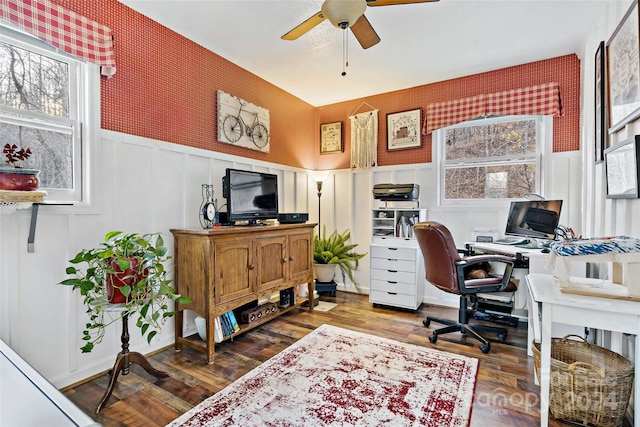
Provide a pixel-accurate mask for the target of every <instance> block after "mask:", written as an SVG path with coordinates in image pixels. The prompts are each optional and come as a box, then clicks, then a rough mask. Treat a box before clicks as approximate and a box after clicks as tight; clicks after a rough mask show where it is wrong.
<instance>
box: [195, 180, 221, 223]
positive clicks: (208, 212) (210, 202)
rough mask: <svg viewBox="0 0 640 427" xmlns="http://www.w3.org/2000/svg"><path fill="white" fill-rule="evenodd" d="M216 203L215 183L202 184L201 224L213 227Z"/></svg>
mask: <svg viewBox="0 0 640 427" xmlns="http://www.w3.org/2000/svg"><path fill="white" fill-rule="evenodd" d="M216 203H217V200H216V199H214V198H213V185H210V184H202V204H201V205H200V215H199V216H200V225H202V228H211V227H213V225H214V224H215V221H216V211H217V209H216Z"/></svg>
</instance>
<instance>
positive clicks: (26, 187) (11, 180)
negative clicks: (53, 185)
mask: <svg viewBox="0 0 640 427" xmlns="http://www.w3.org/2000/svg"><path fill="white" fill-rule="evenodd" d="M39 173H40V171H39V170H36V169H21V168H0V190H13V191H33V190H37V189H38V186H39V185H40V181H39V179H38V174H39Z"/></svg>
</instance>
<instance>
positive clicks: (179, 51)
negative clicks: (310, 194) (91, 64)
mask: <svg viewBox="0 0 640 427" xmlns="http://www.w3.org/2000/svg"><path fill="white" fill-rule="evenodd" d="M53 1H54V2H55V3H58V4H60V5H62V6H64V7H67V8H69V9H71V10H74V11H76V12H78V13H81V14H82V15H84V16H87V17H88V18H90V19H93V20H95V21H98V22H100V23H102V24H104V25H107V26H109V27H110V28H111V29H112V30H113V34H114V39H115V53H116V65H117V72H116V74H115V76H114V77H112V78H111V79H104V78H103V80H102V83H101V114H102V119H101V120H102V123H101V126H102V128H103V129H107V130H113V131H117V132H123V133H127V134H132V135H138V136H143V137H148V138H152V139H158V140H162V141H168V142H172V143H176V144H182V145H188V146H192V147H198V148H203V149H206V150H212V151H216V152H221V153H228V154H233V155H238V156H243V157H247V158H251V159H256V160H264V161H268V162H273V163H277V164H283V165H288V166H294V167H302V168H307V169H318V170H325V169H340V168H349V166H350V165H349V159H350V149H351V144H350V132H351V127H350V123H349V119H348V117H349V115H350V114H351V113H352V112H353V111H354V110H355V109H356V108H357V107H358V106H359V105H360V103H361V102H362V101H366V102H367V103H368V104H370V105H372V106H373V107H375V108H377V109H379V113H378V114H379V115H378V120H379V127H378V131H379V136H378V164H379V165H381V166H384V165H394V164H409V163H424V162H430V161H431V135H427V136H423V144H422V147H420V148H415V149H408V150H400V151H393V152H387V150H386V144H387V138H386V134H387V126H386V115H387V114H389V113H395V112H399V111H405V110H410V109H415V108H422V109H423V112H424V111H426V107H427V105H428V104H429V103H432V102H440V101H446V100H451V99H457V98H464V97H468V96H473V95H477V94H480V93H491V92H499V91H503V90H508V89H513V88H518V87H524V86H531V85H535V84H539V83H546V82H551V81H556V82H559V83H560V90H561V92H562V101H563V106H564V117H560V118H554V137H553V138H554V139H553V147H554V151H556V152H557V151H571V150H578V149H579V148H580V61H579V60H578V58H577V56H576V55H567V56H562V57H559V58H552V59H548V60H543V61H538V62H534V63H530V64H524V65H518V66H514V67H510V68H505V69H501V70H496V71H491V72H486V73H481V74H476V75H472V76H467V77H462V78H458V79H453V80H447V81H444V82H438V83H433V84H428V85H424V86H418V87H414V88H410V89H405V90H400V91H395V92H388V93H383V94H378V95H375V96H371V97H367V98H362V99H356V100H352V101H347V102H341V103H337V104H332V105H327V106H323V107H318V108H316V107H313V106H311V105H309V104H307V103H306V102H303V101H302V100H300V99H298V98H296V97H294V96H293V95H291V94H289V93H287V92H285V91H283V90H281V89H279V88H278V87H276V86H274V85H272V84H270V83H269V82H267V81H265V80H262V79H260V78H259V77H257V76H255V75H254V74H251V73H250V72H248V71H247V70H244V69H242V68H240V67H238V66H237V65H235V64H232V63H231V62H229V61H227V60H226V59H224V58H222V57H220V56H219V55H217V54H215V53H213V52H211V51H208V50H206V49H204V48H203V47H201V46H200V45H198V44H196V43H194V42H191V41H190V40H187V39H186V38H184V37H182V36H180V35H178V34H176V33H175V32H173V31H171V30H169V29H167V28H166V27H164V26H162V25H160V24H158V23H157V22H155V21H152V20H151V19H148V18H146V17H145V16H143V15H141V14H139V13H138V12H135V11H133V10H132V9H130V8H128V7H126V6H124V5H123V4H122V3H119V2H118V1H116V0H53ZM217 90H223V91H225V92H227V93H230V94H232V95H235V96H238V97H240V98H243V99H245V100H247V101H249V102H251V103H253V104H256V105H259V106H261V107H263V108H266V109H268V110H269V113H270V124H271V129H270V130H271V148H270V152H269V153H262V152H258V151H255V150H250V149H246V148H242V147H236V146H233V145H230V144H225V143H221V142H218V141H217V138H216V135H217V126H216V91H217ZM365 110H366V108H365V109H362V110H360V111H359V112H362V111H365ZM335 121H342V122H343V126H344V127H343V136H344V147H345V150H344V153H339V154H326V155H320V149H319V145H320V135H319V134H320V131H319V128H320V124H321V123H331V122H335Z"/></svg>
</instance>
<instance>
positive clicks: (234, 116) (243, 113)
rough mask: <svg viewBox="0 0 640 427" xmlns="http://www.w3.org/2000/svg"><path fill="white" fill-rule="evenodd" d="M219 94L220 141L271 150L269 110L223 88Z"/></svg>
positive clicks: (265, 151) (260, 149) (259, 149)
mask: <svg viewBox="0 0 640 427" xmlns="http://www.w3.org/2000/svg"><path fill="white" fill-rule="evenodd" d="M217 95H218V105H217V106H218V142H224V143H226V144H231V145H236V146H238V147H244V148H249V149H251V150H257V151H262V152H264V153H268V152H269V148H270V146H271V137H270V130H269V123H270V119H269V110H267V109H266V108H262V107H260V106H258V105H254V104H252V103H250V102H247V101H245V100H244V99H241V98H238V97H237V96H233V95H230V94H228V93H225V92H223V91H221V90H219V91H218V92H217Z"/></svg>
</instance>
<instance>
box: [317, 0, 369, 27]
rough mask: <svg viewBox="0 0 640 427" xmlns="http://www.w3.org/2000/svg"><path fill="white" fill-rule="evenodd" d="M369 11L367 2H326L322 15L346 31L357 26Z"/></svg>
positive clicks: (361, 0)
mask: <svg viewBox="0 0 640 427" xmlns="http://www.w3.org/2000/svg"><path fill="white" fill-rule="evenodd" d="M366 9H367V2H366V0H325V2H324V3H322V13H323V14H324V16H325V17H326V18H327V19H328V20H329V21H330V22H331V23H332V24H333V25H335V26H336V27H338V28H342V29H346V28H349V27H350V26H352V25H353V24H355V22H356V21H357V20H358V18H360V17H361V16H362V14H363V13H364V11H365V10H366Z"/></svg>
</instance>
